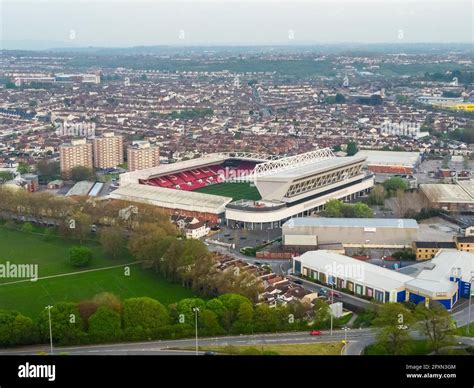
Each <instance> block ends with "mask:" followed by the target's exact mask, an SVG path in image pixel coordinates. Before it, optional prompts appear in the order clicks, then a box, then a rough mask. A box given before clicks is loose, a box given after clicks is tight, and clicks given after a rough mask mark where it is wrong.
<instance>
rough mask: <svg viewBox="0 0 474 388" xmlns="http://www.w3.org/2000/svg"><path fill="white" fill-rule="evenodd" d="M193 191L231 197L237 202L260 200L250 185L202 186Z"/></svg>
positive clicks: (255, 190)
mask: <svg viewBox="0 0 474 388" xmlns="http://www.w3.org/2000/svg"><path fill="white" fill-rule="evenodd" d="M194 191H196V192H198V193H205V194H214V195H222V196H224V197H231V198H232V199H233V200H234V201H238V200H239V199H251V200H254V201H257V200H259V199H261V198H262V197H261V196H260V193H259V192H258V190H257V188H256V187H252V186H250V183H220V184H216V185H210V186H204V187H201V188H200V189H197V190H194Z"/></svg>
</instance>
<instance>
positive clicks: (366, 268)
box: [293, 250, 413, 303]
mask: <svg viewBox="0 0 474 388" xmlns="http://www.w3.org/2000/svg"><path fill="white" fill-rule="evenodd" d="M293 272H294V273H295V274H301V275H303V276H306V277H308V278H310V279H313V280H316V281H318V282H321V283H324V284H327V285H332V284H334V287H336V288H338V289H345V290H347V291H349V292H350V293H354V294H355V295H359V296H365V297H368V298H373V299H375V300H376V301H378V302H381V303H385V302H403V301H405V298H406V296H405V283H406V282H408V281H410V280H413V278H412V277H411V276H408V275H404V274H401V273H399V272H395V271H392V270H389V269H386V268H383V267H379V266H377V265H373V264H370V263H366V262H364V261H360V260H356V259H353V258H352V257H348V256H344V255H341V254H339V253H335V252H331V251H326V250H318V251H309V252H306V253H304V254H303V255H301V256H299V257H297V258H294V259H293Z"/></svg>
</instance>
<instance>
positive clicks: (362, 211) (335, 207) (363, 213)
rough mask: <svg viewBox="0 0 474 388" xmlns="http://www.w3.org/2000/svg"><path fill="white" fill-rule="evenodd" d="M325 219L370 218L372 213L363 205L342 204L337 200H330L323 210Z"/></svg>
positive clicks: (360, 203) (358, 203)
mask: <svg viewBox="0 0 474 388" xmlns="http://www.w3.org/2000/svg"><path fill="white" fill-rule="evenodd" d="M324 215H325V216H326V217H346V218H353V217H355V218H372V217H373V216H374V213H373V211H372V209H371V208H370V207H369V206H367V205H366V204H365V203H362V202H357V203H355V204H350V203H344V202H342V201H340V200H338V199H330V200H329V201H327V202H326V204H325V208H324Z"/></svg>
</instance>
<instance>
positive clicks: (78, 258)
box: [69, 246, 92, 267]
mask: <svg viewBox="0 0 474 388" xmlns="http://www.w3.org/2000/svg"><path fill="white" fill-rule="evenodd" d="M91 260H92V251H91V249H90V248H88V247H83V246H76V247H72V248H71V249H69V262H70V263H71V264H72V265H73V266H74V267H85V266H87V265H88V264H89V263H90V262H91Z"/></svg>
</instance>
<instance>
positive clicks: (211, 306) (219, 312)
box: [206, 298, 227, 325]
mask: <svg viewBox="0 0 474 388" xmlns="http://www.w3.org/2000/svg"><path fill="white" fill-rule="evenodd" d="M206 308H207V309H208V310H210V311H212V312H213V313H215V314H216V316H217V318H218V319H219V322H220V323H221V325H222V324H223V322H224V319H225V317H226V315H227V308H226V307H225V306H224V304H223V303H222V302H221V301H220V300H219V299H218V298H214V299H211V300H209V301H208V302H207V303H206Z"/></svg>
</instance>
